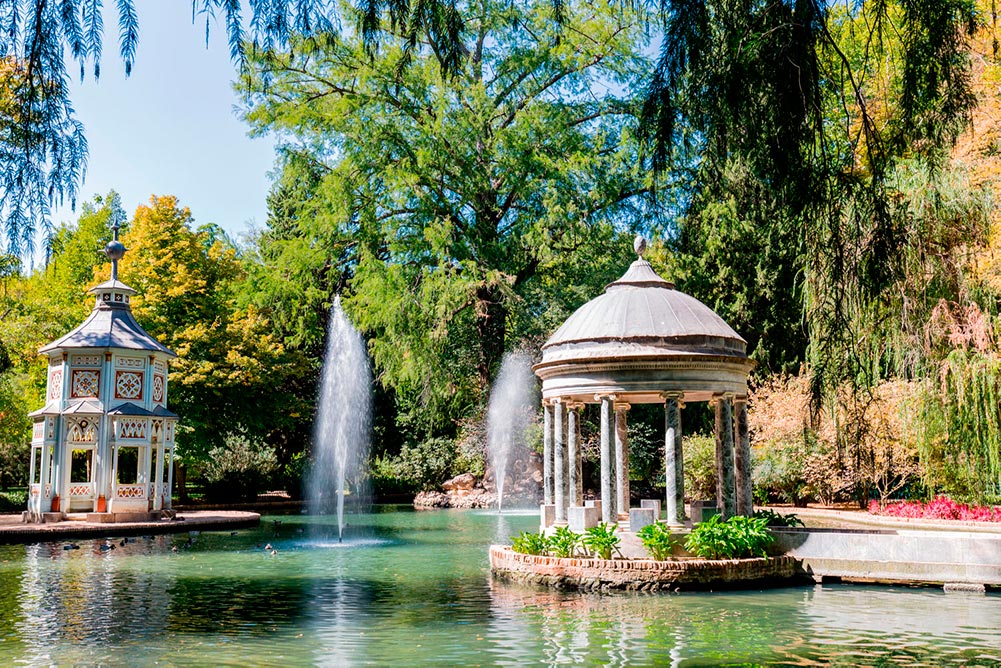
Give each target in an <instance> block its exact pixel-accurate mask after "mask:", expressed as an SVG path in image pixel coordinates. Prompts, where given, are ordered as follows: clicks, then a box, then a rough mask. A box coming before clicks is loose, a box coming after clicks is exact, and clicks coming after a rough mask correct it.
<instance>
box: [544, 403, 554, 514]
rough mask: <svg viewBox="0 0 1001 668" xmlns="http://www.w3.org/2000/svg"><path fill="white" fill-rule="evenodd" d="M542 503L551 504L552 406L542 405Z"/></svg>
mask: <svg viewBox="0 0 1001 668" xmlns="http://www.w3.org/2000/svg"><path fill="white" fill-rule="evenodd" d="M542 499H543V500H542V503H544V504H546V505H547V506H548V505H549V504H551V503H552V502H553V405H552V404H551V403H549V402H548V401H547V402H545V403H544V404H543V405H542Z"/></svg>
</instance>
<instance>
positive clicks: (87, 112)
mask: <svg viewBox="0 0 1001 668" xmlns="http://www.w3.org/2000/svg"><path fill="white" fill-rule="evenodd" d="M108 4H110V5H111V8H109V9H108V10H106V13H105V43H104V58H103V60H102V65H101V78H100V80H98V81H95V80H94V78H93V76H92V73H91V71H90V70H88V72H87V76H86V78H85V79H84V81H83V82H82V83H81V82H80V80H79V68H78V67H76V66H75V65H70V68H71V69H70V71H71V72H74V73H76V74H77V76H76V77H75V80H74V85H73V88H72V93H71V95H72V99H73V104H74V106H75V108H76V112H77V118H78V119H79V120H80V121H82V122H83V124H84V125H85V127H86V135H87V140H88V143H89V146H90V159H89V162H88V168H87V178H86V180H85V181H84V182H83V184H82V185H81V187H80V196H79V200H78V205H77V212H73V211H71V210H70V208H69V206H68V205H67V206H63V207H60V208H59V209H56V210H55V211H54V212H53V218H52V220H53V222H54V223H55V224H57V225H58V224H59V223H61V222H64V221H69V220H76V217H77V214H78V212H79V203H80V202H83V201H86V200H89V199H91V197H92V196H93V195H94V194H95V193H97V194H104V193H106V192H107V191H108V190H110V189H115V190H117V191H118V193H119V194H120V195H121V196H122V204H123V206H124V207H125V210H126V212H127V213H128V214H129V216H131V215H132V213H133V212H134V211H135V209H136V206H137V205H139V204H142V203H145V202H147V201H148V200H149V197H150V195H151V194H154V193H155V194H157V195H164V194H169V195H176V196H177V197H178V198H179V200H180V203H181V204H182V205H185V206H188V207H189V208H190V209H191V213H192V215H193V216H194V218H195V222H196V224H200V223H209V222H211V223H217V224H219V225H221V226H222V227H223V228H224V229H225V230H226V231H227V232H228V233H230V235H231V236H234V237H236V238H238V237H239V236H240V235H241V234H242V233H243V232H245V231H246V230H247V229H248V228H249V224H250V223H251V222H256V224H257V226H258V227H261V226H263V225H264V222H265V219H266V204H265V198H266V197H267V193H268V187H269V183H270V180H269V176H268V172H269V170H270V169H271V168H272V166H273V164H274V142H273V141H271V140H270V139H266V138H265V139H251V138H250V137H248V136H247V126H246V125H245V124H244V123H243V122H242V121H241V120H240V118H239V116H238V114H237V113H236V112H235V111H234V107H235V106H236V105H237V104H238V103H239V100H238V99H237V97H236V95H235V94H234V93H233V91H232V87H231V85H230V82H231V81H232V80H233V78H234V77H235V74H236V70H235V67H234V65H233V64H232V63H230V60H229V50H228V47H227V45H226V36H225V34H224V27H223V26H222V25H221V24H213V25H212V31H211V39H210V41H209V48H208V49H207V50H206V48H205V21H204V18H202V17H198V18H196V22H195V24H194V25H192V23H191V3H190V2H185V1H184V0H155V1H152V2H150V1H148V0H145V1H142V2H137V3H136V7H137V9H138V11H139V29H140V35H139V48H138V50H137V52H136V60H135V66H134V67H133V70H132V75H131V76H130V77H129V78H128V79H126V78H125V68H124V66H123V65H122V61H121V59H120V57H119V56H118V41H117V35H118V31H117V25H118V17H117V14H116V13H115V12H114V9H113V7H114V4H113V3H108Z"/></svg>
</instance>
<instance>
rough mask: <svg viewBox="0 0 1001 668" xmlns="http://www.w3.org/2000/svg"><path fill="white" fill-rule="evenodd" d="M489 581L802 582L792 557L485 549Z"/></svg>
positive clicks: (564, 584) (647, 587)
mask: <svg viewBox="0 0 1001 668" xmlns="http://www.w3.org/2000/svg"><path fill="white" fill-rule="evenodd" d="M490 570H491V572H492V573H493V575H494V576H496V577H498V578H501V579H505V580H512V581H515V582H521V583H524V584H534V585H545V586H548V587H554V588H557V589H589V590H590V589H625V590H632V591H657V590H664V589H672V590H673V589H717V588H720V589H725V588H730V589H733V588H740V587H747V586H759V585H764V584H786V583H789V582H791V581H794V580H796V579H799V578H800V577H801V571H800V570H799V569H798V568H797V565H796V560H795V559H793V558H792V557H785V556H782V557H770V558H768V559H763V558H759V559H720V560H705V559H691V560H679V561H653V560H652V559H610V560H606V559H582V558H570V559H566V558H560V557H541V556H535V555H529V554H519V553H517V552H514V551H512V550H511V549H510V548H508V547H504V546H500V545H493V546H491V547H490Z"/></svg>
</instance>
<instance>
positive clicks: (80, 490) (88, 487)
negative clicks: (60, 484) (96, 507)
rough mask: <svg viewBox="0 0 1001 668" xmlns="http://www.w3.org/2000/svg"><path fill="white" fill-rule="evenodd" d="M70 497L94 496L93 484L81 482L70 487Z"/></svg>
mask: <svg viewBox="0 0 1001 668" xmlns="http://www.w3.org/2000/svg"><path fill="white" fill-rule="evenodd" d="M70 496H94V484H93V483H90V482H81V483H76V484H73V485H70Z"/></svg>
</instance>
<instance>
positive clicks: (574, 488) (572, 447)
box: [567, 403, 584, 506]
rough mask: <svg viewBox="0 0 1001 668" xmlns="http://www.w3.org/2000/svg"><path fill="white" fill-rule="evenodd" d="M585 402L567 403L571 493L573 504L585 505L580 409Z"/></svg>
mask: <svg viewBox="0 0 1001 668" xmlns="http://www.w3.org/2000/svg"><path fill="white" fill-rule="evenodd" d="M582 406H583V404H580V403H572V404H567V463H568V467H569V469H570V476H569V494H568V496H567V500H568V503H569V505H571V506H583V505H584V481H583V480H582V479H581V451H580V409H581V407H582Z"/></svg>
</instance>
